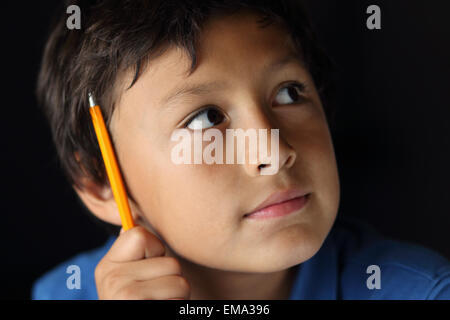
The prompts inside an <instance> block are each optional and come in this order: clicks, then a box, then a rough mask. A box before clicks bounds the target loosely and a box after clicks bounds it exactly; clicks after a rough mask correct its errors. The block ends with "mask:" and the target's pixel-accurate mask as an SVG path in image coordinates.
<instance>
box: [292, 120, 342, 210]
mask: <svg viewBox="0 0 450 320" xmlns="http://www.w3.org/2000/svg"><path fill="white" fill-rule="evenodd" d="M297 141H299V142H298V150H299V152H300V154H299V158H300V161H301V162H302V166H301V167H302V168H304V170H305V171H307V172H308V180H309V181H310V182H311V183H312V188H313V192H315V196H316V197H317V205H318V206H319V208H320V211H321V212H323V214H324V216H325V217H327V219H328V218H334V217H335V215H336V213H337V208H338V205H339V195H340V190H339V189H340V187H339V176H338V170H337V165H336V158H335V154H334V148H333V144H332V140H331V136H330V133H329V129H328V125H327V123H326V122H325V120H321V119H320V118H317V119H316V120H315V121H312V122H311V125H310V127H309V129H308V130H307V131H305V132H304V133H302V134H300V135H299V139H298V140H297Z"/></svg>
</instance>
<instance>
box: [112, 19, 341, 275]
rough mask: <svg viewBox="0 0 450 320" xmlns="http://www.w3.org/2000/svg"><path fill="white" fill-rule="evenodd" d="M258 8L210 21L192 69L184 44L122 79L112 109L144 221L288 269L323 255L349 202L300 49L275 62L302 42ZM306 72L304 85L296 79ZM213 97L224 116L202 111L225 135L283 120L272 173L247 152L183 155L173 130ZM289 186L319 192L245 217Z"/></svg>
mask: <svg viewBox="0 0 450 320" xmlns="http://www.w3.org/2000/svg"><path fill="white" fill-rule="evenodd" d="M258 18H259V17H258V16H257V15H254V14H251V13H242V12H241V13H239V14H237V15H234V16H228V17H224V18H220V19H214V20H212V21H210V22H209V23H208V24H207V25H206V27H205V29H204V33H203V34H202V37H201V38H200V42H199V44H198V46H197V49H198V51H197V52H198V67H197V69H196V70H195V71H194V73H193V74H192V75H190V76H189V77H187V76H186V71H187V70H188V68H189V66H190V63H191V60H190V58H189V57H188V55H187V54H186V53H185V52H184V51H182V50H181V49H176V48H171V49H169V50H168V51H167V52H166V53H165V54H164V55H162V56H160V57H158V58H157V59H153V60H150V63H149V65H148V68H147V69H146V70H145V72H144V73H143V74H142V75H141V76H140V78H139V80H138V81H137V82H136V83H135V84H134V86H133V87H132V88H131V89H129V90H125V89H123V90H122V93H121V98H120V100H119V101H118V102H117V105H116V109H115V111H114V113H113V117H112V120H111V133H112V136H113V139H114V141H115V147H116V151H117V154H118V159H119V162H120V164H121V169H122V173H123V175H124V179H125V181H126V184H127V188H128V191H129V193H130V195H132V197H133V199H134V201H135V202H132V203H131V204H132V208H133V210H134V213H135V214H137V215H139V222H140V223H142V224H144V225H147V226H148V227H149V228H150V226H151V230H153V231H155V232H156V233H157V235H158V236H159V237H161V238H162V239H164V241H165V242H166V243H167V245H168V246H169V247H170V248H171V250H173V251H174V252H176V253H177V254H178V255H180V256H181V257H183V258H186V259H188V260H190V261H192V262H194V263H197V264H200V265H204V266H208V267H212V268H217V269H222V270H229V271H242V272H271V271H278V270H282V269H285V268H288V267H291V266H293V265H296V264H299V263H301V262H303V261H305V260H307V259H308V258H310V257H312V256H313V255H314V254H315V253H316V252H317V250H318V249H319V248H320V246H321V245H322V243H323V241H324V239H325V237H326V235H327V234H328V232H329V230H330V228H331V226H332V224H333V222H334V219H335V216H336V213H337V208H338V202H339V182H338V175H337V168H336V163H335V158H334V151H333V146H332V142H331V138H330V134H329V130H328V126H327V123H326V119H325V116H324V112H323V109H322V105H321V102H320V99H319V96H318V93H317V91H316V88H315V86H314V83H313V80H312V78H311V75H310V74H309V73H308V71H307V70H306V69H305V67H304V66H302V64H301V62H300V61H298V60H294V59H292V60H287V61H285V62H286V63H285V64H281V65H277V66H276V67H275V68H270V66H271V65H272V64H273V63H275V62H277V61H279V60H280V59H283V58H285V57H287V56H291V55H292V54H294V53H295V51H294V47H293V46H292V44H291V42H290V39H289V37H288V34H287V33H286V32H285V31H284V30H283V29H281V28H280V27H276V26H274V25H271V26H269V27H266V28H263V29H261V28H259V26H258V24H257V22H256V21H257V19H258ZM128 80H129V79H126V81H124V88H125V87H126V86H127V85H129V82H128ZM125 82H126V83H125ZM211 82H215V83H218V84H219V85H218V86H217V87H212V88H211V91H210V92H206V91H200V92H199V95H188V96H179V97H178V98H177V99H175V100H172V102H171V104H169V105H164V102H163V101H164V98H165V97H166V96H167V95H169V94H170V93H172V92H173V91H174V90H175V89H176V88H179V87H180V86H183V85H191V84H192V85H194V84H200V83H211ZM297 83H298V84H303V85H304V87H305V89H304V90H303V91H301V90H297V89H295V88H296V86H295V84H297ZM296 90H297V91H296ZM297 94H298V95H299V96H297ZM205 106H211V107H212V108H213V110H212V111H211V115H212V116H213V117H216V120H214V121H213V122H210V121H208V120H207V119H208V118H207V117H205V115H199V116H198V117H197V120H202V121H203V124H204V125H205V127H204V129H208V128H217V129H219V130H220V131H222V132H223V136H224V145H225V129H238V128H241V129H243V130H247V129H259V128H264V129H272V128H273V129H279V130H280V131H279V134H280V138H279V166H280V167H279V171H278V172H277V173H276V174H274V175H261V174H260V171H259V169H258V164H248V163H246V164H211V165H210V164H205V163H203V164H179V165H177V164H175V163H173V161H172V160H171V151H172V148H173V147H174V146H175V145H176V144H177V143H179V142H176V141H171V135H172V133H173V132H174V130H176V129H179V128H183V125H184V124H186V120H189V119H190V117H192V116H194V114H195V113H196V112H198V111H199V110H200V109H201V108H203V107H205ZM189 130H191V129H189ZM193 132H194V131H193V130H191V131H190V133H191V134H192V136H193ZM268 133H270V130H268ZM268 140H270V137H269V138H268ZM209 143H210V142H204V143H203V146H206V145H208V144H209ZM247 148H248V144H247ZM269 150H270V147H269ZM224 154H225V151H224ZM290 187H299V188H300V189H302V190H304V191H305V192H308V193H310V196H309V199H308V201H307V203H306V206H305V207H303V208H302V209H301V210H300V211H297V212H294V213H291V214H289V215H286V216H283V217H277V218H271V219H265V220H261V219H249V218H247V217H244V215H245V214H246V213H249V212H251V211H252V210H253V209H255V207H256V206H258V205H259V204H260V203H261V202H262V201H263V200H265V199H266V198H267V197H268V196H269V195H271V194H272V193H274V192H276V191H279V190H286V189H288V188H290Z"/></svg>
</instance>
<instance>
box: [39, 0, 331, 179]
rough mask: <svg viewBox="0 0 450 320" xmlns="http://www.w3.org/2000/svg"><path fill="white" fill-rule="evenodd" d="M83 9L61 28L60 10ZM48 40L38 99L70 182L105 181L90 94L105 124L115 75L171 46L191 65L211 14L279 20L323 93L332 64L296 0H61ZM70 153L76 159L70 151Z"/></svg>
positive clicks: (137, 67) (135, 68)
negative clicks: (74, 25) (74, 23)
mask: <svg viewBox="0 0 450 320" xmlns="http://www.w3.org/2000/svg"><path fill="white" fill-rule="evenodd" d="M72 4H75V5H78V6H79V7H80V9H81V17H82V28H81V30H76V29H74V30H69V29H68V28H67V27H66V19H67V17H68V15H67V14H66V11H65V10H66V8H67V7H68V6H69V5H72ZM63 5H65V7H64V8H63V9H64V10H61V12H60V14H59V15H58V17H59V18H58V19H56V21H55V23H54V25H53V27H52V28H51V33H50V36H49V38H48V41H47V44H46V47H45V51H44V55H43V59H42V65H41V69H40V73H39V77H38V82H37V97H38V100H39V104H40V105H41V106H42V107H43V110H44V112H45V114H46V117H47V118H48V121H49V124H50V128H51V131H52V137H53V141H54V143H55V145H56V150H57V154H58V157H59V160H60V164H61V165H62V169H63V172H64V174H65V175H66V177H67V178H68V180H69V182H70V183H71V185H75V186H77V187H79V188H82V185H81V184H80V180H79V178H80V177H82V176H87V177H89V178H91V179H92V180H93V181H94V182H95V183H97V184H99V185H103V184H108V181H107V176H106V171H105V168H104V164H103V160H102V158H101V153H100V149H99V147H98V143H97V139H96V136H95V131H94V129H93V127H92V122H91V119H90V114H89V105H88V92H90V91H91V92H92V93H93V95H94V97H95V99H96V101H97V103H98V104H100V106H101V107H102V113H103V116H104V118H105V122H106V123H107V125H108V124H109V121H110V119H111V114H112V112H113V108H114V102H115V97H114V92H115V90H114V87H115V85H116V82H117V79H118V76H119V75H120V74H121V72H123V71H126V70H130V69H131V70H133V71H134V72H135V77H134V80H133V83H131V85H133V84H134V82H135V81H136V80H137V79H138V77H139V75H140V73H141V72H142V70H143V69H144V68H145V67H146V66H147V62H148V61H149V60H151V58H152V57H157V56H159V55H161V54H163V53H164V51H165V49H166V48H167V47H168V46H169V45H175V46H178V47H181V48H184V49H185V50H186V52H187V53H188V54H189V56H190V58H191V60H192V64H191V70H190V73H192V72H193V71H194V69H195V67H196V62H197V59H196V48H195V43H196V40H197V38H198V35H199V32H200V31H201V28H202V26H203V24H204V23H205V21H206V20H207V19H210V18H211V17H215V16H218V15H225V14H231V13H234V12H236V11H238V10H240V9H251V10H254V11H257V12H258V13H260V14H261V20H260V21H258V22H259V23H261V25H262V26H263V27H264V26H267V25H269V24H271V23H274V22H279V23H282V24H284V26H285V27H286V29H287V31H288V32H289V33H290V35H291V37H292V39H293V41H294V44H295V45H296V47H297V49H298V50H299V52H300V53H301V56H302V59H303V62H304V63H305V64H306V66H307V68H308V70H309V71H310V73H311V75H312V77H313V79H314V82H315V84H316V86H317V88H318V89H319V92H320V94H321V96H322V99H323V98H324V97H323V93H324V89H325V88H326V87H327V86H326V84H327V83H326V82H327V80H328V78H329V77H328V72H329V69H330V62H329V60H328V58H327V56H326V55H325V54H324V53H323V52H322V50H321V49H320V47H319V46H318V45H317V42H316V40H315V36H314V34H313V32H312V29H311V26H310V22H309V20H308V17H307V15H306V14H305V10H304V8H303V6H302V5H301V3H300V2H299V1H294V0H292V1H289V0H277V1H273V0H269V1H263V0H260V1H258V0H253V1H251V0H248V1H244V0H241V1H239V0H219V1H217V0H211V1H209V0H202V1H194V0H179V1H175V0H103V1H88V0H81V1H66V2H65V3H64V4H63ZM75 155H76V156H75Z"/></svg>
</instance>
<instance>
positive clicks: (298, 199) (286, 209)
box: [243, 189, 311, 219]
mask: <svg viewBox="0 0 450 320" xmlns="http://www.w3.org/2000/svg"><path fill="white" fill-rule="evenodd" d="M310 195H311V193H305V192H303V191H301V190H299V189H289V190H286V191H278V192H275V193H273V194H272V195H270V196H269V197H268V198H267V199H266V200H265V201H263V202H262V203H261V204H260V205H259V206H257V207H256V208H255V209H254V210H253V211H252V212H250V213H247V214H245V215H244V216H243V218H246V219H270V218H276V217H281V216H286V215H288V214H290V213H293V212H296V211H299V210H301V209H302V208H303V207H304V206H305V205H306V204H307V202H308V200H309V198H310Z"/></svg>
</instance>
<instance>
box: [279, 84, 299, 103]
mask: <svg viewBox="0 0 450 320" xmlns="http://www.w3.org/2000/svg"><path fill="white" fill-rule="evenodd" d="M304 90H305V86H304V85H302V84H300V83H291V84H288V85H287V86H284V87H283V88H281V89H280V91H278V94H277V96H276V98H275V99H276V100H278V101H277V102H276V103H277V104H294V103H299V102H301V101H302V100H303V92H304Z"/></svg>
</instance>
